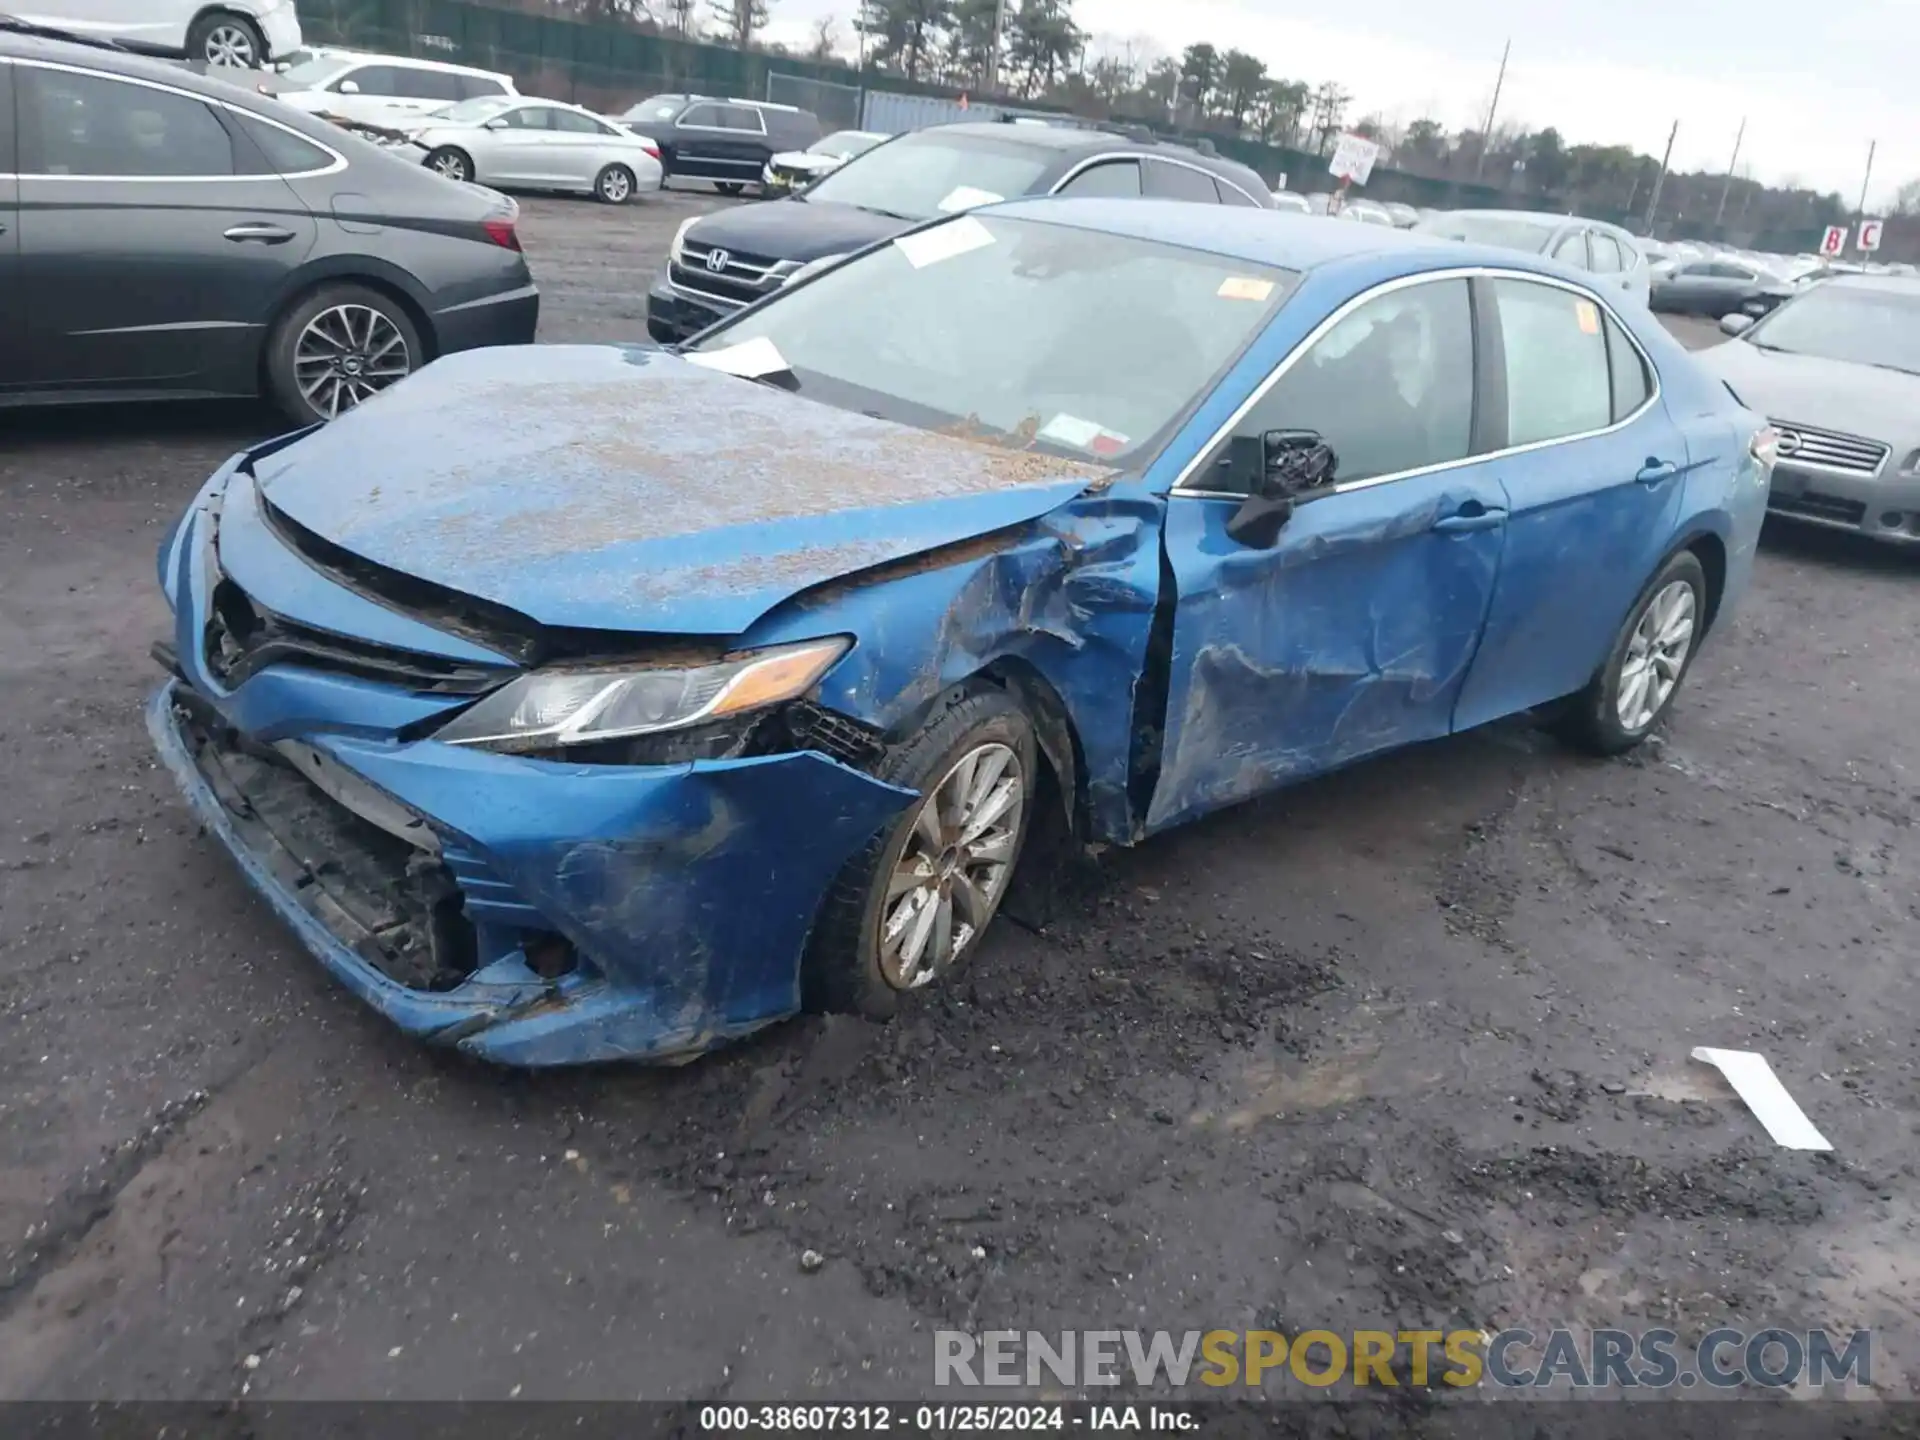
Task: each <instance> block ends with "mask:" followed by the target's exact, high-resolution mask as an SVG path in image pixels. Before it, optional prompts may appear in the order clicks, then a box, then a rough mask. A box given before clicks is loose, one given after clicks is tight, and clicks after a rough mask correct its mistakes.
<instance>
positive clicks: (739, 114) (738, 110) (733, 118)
mask: <svg viewBox="0 0 1920 1440" xmlns="http://www.w3.org/2000/svg"><path fill="white" fill-rule="evenodd" d="M719 110H720V124H722V125H724V126H726V128H727V129H729V130H744V131H746V132H747V133H748V134H750V135H764V134H765V133H766V128H767V127H766V124H765V122H764V121H762V120H761V118H760V112H759V111H758V110H755V109H754V108H753V107H752V106H750V105H722V106H720V107H719Z"/></svg>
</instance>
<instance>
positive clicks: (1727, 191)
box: [1713, 115, 1747, 231]
mask: <svg viewBox="0 0 1920 1440" xmlns="http://www.w3.org/2000/svg"><path fill="white" fill-rule="evenodd" d="M1746 138H1747V117H1746V116H1744V115H1742V116H1741V117H1740V130H1739V133H1737V134H1736V135H1735V136H1734V137H1733V158H1732V159H1731V160H1729V161H1727V183H1726V184H1724V185H1722V186H1721V187H1720V208H1719V209H1717V210H1715V211H1714V212H1713V228H1714V229H1715V231H1718V230H1719V228H1720V221H1721V219H1722V218H1723V217H1724V216H1725V215H1726V213H1727V197H1728V196H1729V195H1731V194H1732V193H1733V167H1734V166H1736V165H1738V164H1739V163H1740V142H1741V141H1742V140H1744V139H1746Z"/></svg>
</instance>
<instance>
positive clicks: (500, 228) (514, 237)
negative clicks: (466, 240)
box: [480, 220, 520, 250]
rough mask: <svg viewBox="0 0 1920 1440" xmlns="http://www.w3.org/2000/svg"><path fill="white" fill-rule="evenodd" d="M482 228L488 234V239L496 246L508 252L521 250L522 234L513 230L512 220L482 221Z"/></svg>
mask: <svg viewBox="0 0 1920 1440" xmlns="http://www.w3.org/2000/svg"><path fill="white" fill-rule="evenodd" d="M480 228H481V229H482V230H484V231H486V232H487V238H488V239H489V240H491V241H493V243H494V244H496V245H500V246H503V247H505V248H506V249H508V250H518V249H519V248H520V233H519V231H517V230H515V229H514V228H513V221H511V220H482V221H481V222H480Z"/></svg>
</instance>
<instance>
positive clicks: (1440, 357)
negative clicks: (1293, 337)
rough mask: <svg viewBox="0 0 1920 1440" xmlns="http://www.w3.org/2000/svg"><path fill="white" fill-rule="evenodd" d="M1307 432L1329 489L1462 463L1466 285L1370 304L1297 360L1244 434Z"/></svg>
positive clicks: (1417, 290) (1469, 403)
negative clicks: (1327, 462)
mask: <svg viewBox="0 0 1920 1440" xmlns="http://www.w3.org/2000/svg"><path fill="white" fill-rule="evenodd" d="M1269 430H1313V431H1317V432H1318V433H1319V435H1320V437H1321V438H1322V439H1324V440H1325V441H1326V442H1327V444H1328V446H1329V447H1330V448H1331V449H1332V450H1333V452H1334V455H1335V457H1336V460H1337V464H1336V466H1335V469H1334V480H1335V482H1336V483H1345V482H1348V481H1353V480H1367V479H1371V478H1373V477H1374V476H1377V475H1393V474H1397V473H1399V472H1400V471H1403V470H1420V469H1424V468H1425V467H1427V466H1429V465H1444V464H1446V463H1448V462H1449V461H1453V460H1464V459H1465V458H1466V457H1467V455H1468V454H1469V452H1470V450H1471V448H1472V438H1471V437H1472V432H1473V306H1472V302H1471V300H1470V299H1469V292H1468V289H1467V282H1466V281H1465V280H1434V281H1429V282H1427V283H1426V284H1423V285H1410V286H1407V287H1405V288H1404V289H1400V290H1395V291H1392V292H1390V293H1389V294H1386V295H1382V296H1379V297H1378V298H1376V299H1374V300H1370V301H1368V302H1367V303H1366V304H1364V305H1362V306H1361V307H1360V308H1359V309H1357V310H1355V311H1354V312H1353V313H1352V314H1351V315H1349V316H1347V317H1346V319H1344V320H1342V321H1341V322H1340V323H1339V324H1338V325H1336V326H1334V327H1333V329H1331V330H1329V331H1328V332H1327V333H1326V334H1325V335H1324V336H1322V337H1321V338H1320V340H1319V341H1318V343H1316V344H1315V345H1314V347H1313V348H1312V349H1311V350H1309V351H1308V352H1307V353H1306V354H1305V355H1302V356H1301V357H1300V358H1299V359H1298V360H1297V361H1295V363H1294V365H1293V367H1292V368H1291V369H1289V370H1288V371H1287V373H1286V374H1284V375H1282V376H1281V377H1280V379H1279V381H1278V383H1276V384H1275V385H1274V387H1273V389H1271V390H1269V391H1268V392H1267V393H1266V395H1265V396H1264V397H1263V398H1262V399H1261V401H1260V403H1259V404H1257V405H1255V406H1254V407H1253V409H1252V410H1251V411H1250V412H1249V413H1248V416H1247V419H1246V420H1245V421H1244V422H1243V423H1242V425H1241V433H1242V434H1251V435H1259V434H1263V433H1265V432H1266V431H1269Z"/></svg>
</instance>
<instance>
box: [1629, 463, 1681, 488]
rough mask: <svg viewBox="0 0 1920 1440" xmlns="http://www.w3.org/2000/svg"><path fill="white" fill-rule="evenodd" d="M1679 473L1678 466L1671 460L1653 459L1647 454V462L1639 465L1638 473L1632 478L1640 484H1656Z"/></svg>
mask: <svg viewBox="0 0 1920 1440" xmlns="http://www.w3.org/2000/svg"><path fill="white" fill-rule="evenodd" d="M1679 473H1680V467H1679V466H1678V465H1676V464H1674V463H1673V462H1672V461H1671V460H1655V459H1653V458H1652V457H1651V456H1649V457H1648V459H1647V463H1646V464H1645V465H1643V466H1641V467H1640V473H1639V474H1638V475H1636V476H1634V477H1633V478H1634V479H1635V480H1637V481H1639V482H1640V483H1641V484H1642V485H1658V484H1660V483H1662V482H1663V481H1667V480H1671V479H1672V478H1673V477H1674V476H1676V475H1678V474H1679Z"/></svg>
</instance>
